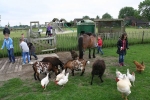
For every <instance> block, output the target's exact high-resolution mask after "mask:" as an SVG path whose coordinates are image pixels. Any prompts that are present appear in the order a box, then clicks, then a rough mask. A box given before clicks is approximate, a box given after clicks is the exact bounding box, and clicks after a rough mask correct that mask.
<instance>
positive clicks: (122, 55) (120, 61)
mask: <svg viewBox="0 0 150 100" xmlns="http://www.w3.org/2000/svg"><path fill="white" fill-rule="evenodd" d="M123 62H124V54H120V55H119V63H123Z"/></svg>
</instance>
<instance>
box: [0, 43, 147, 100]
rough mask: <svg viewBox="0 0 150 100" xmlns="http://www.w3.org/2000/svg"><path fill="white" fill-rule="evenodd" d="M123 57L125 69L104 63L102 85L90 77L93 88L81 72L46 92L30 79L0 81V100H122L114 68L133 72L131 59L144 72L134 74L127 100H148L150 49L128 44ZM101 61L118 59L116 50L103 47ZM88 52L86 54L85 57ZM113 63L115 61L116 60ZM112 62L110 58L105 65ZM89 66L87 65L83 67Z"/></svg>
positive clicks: (48, 88) (86, 75) (124, 71)
mask: <svg viewBox="0 0 150 100" xmlns="http://www.w3.org/2000/svg"><path fill="white" fill-rule="evenodd" d="M129 48H130V49H129V50H128V51H127V55H126V56H125V64H126V65H127V66H126V67H118V66H115V65H111V64H108V62H107V64H106V65H107V70H109V71H108V72H109V73H107V74H106V73H105V74H104V76H103V80H104V82H103V83H100V80H99V78H98V77H97V76H95V77H94V80H93V85H90V80H91V74H90V72H89V73H87V72H86V71H85V73H84V75H83V76H79V74H80V73H79V74H75V76H71V74H70V76H69V82H68V83H67V84H66V86H65V87H64V88H62V89H61V87H60V86H56V85H55V84H54V82H52V81H50V83H49V84H48V86H47V89H46V90H45V91H43V89H42V87H41V86H40V82H38V81H35V80H34V79H33V78H32V79H31V78H30V79H26V80H21V79H19V78H14V79H10V80H8V81H5V82H3V81H0V91H1V92H0V99H1V100H123V99H122V98H121V94H120V93H119V92H118V91H117V87H116V82H115V70H116V68H117V69H118V70H120V71H121V72H122V73H126V69H127V68H129V69H130V72H132V71H135V70H136V67H135V65H134V64H133V60H137V61H139V62H141V61H144V64H145V66H146V69H145V71H144V72H142V73H141V74H139V73H138V72H136V71H135V76H136V80H135V87H134V86H133V87H131V94H130V95H129V96H128V99H129V100H150V96H149V93H150V89H149V88H150V85H149V80H150V67H149V66H150V61H149V57H150V46H149V44H141V45H132V46H130V47H129ZM103 51H104V55H103V56H102V59H104V58H106V57H107V58H111V57H114V58H118V55H117V54H116V47H114V48H103ZM87 53H88V52H87V51H86V54H87ZM116 62H117V60H116ZM116 62H112V61H111V59H110V62H109V63H116ZM87 67H91V66H87Z"/></svg>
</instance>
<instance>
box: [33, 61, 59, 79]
mask: <svg viewBox="0 0 150 100" xmlns="http://www.w3.org/2000/svg"><path fill="white" fill-rule="evenodd" d="M32 67H33V70H34V79H35V80H37V78H38V80H39V81H41V79H40V78H39V74H41V73H49V72H50V71H53V72H55V75H57V74H58V68H57V67H55V66H52V64H51V63H49V62H39V61H37V62H35V63H34V64H33V65H32ZM36 77H37V78H36ZM49 77H50V74H49Z"/></svg>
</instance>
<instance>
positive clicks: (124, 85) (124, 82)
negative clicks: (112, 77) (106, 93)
mask: <svg viewBox="0 0 150 100" xmlns="http://www.w3.org/2000/svg"><path fill="white" fill-rule="evenodd" d="M131 86H132V85H131V83H130V81H129V79H128V77H127V76H126V75H125V74H124V75H123V79H119V81H118V82H117V90H118V91H119V92H121V93H122V98H125V100H128V99H127V96H128V95H129V94H130V93H131V90H130V87H131Z"/></svg>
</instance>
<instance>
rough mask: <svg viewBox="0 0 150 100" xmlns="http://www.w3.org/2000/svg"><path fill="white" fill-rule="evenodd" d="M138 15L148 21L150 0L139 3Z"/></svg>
mask: <svg viewBox="0 0 150 100" xmlns="http://www.w3.org/2000/svg"><path fill="white" fill-rule="evenodd" d="M138 8H139V12H140V15H141V16H142V17H143V18H146V19H148V20H149V21H150V0H145V1H143V2H140V4H139V5H138Z"/></svg>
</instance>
